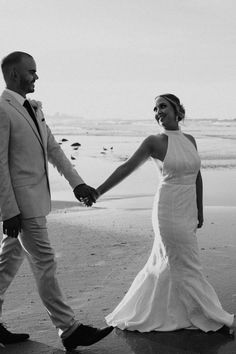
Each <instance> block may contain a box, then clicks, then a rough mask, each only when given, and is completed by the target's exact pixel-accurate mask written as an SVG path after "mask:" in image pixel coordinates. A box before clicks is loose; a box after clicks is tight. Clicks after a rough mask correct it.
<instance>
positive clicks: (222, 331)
mask: <svg viewBox="0 0 236 354" xmlns="http://www.w3.org/2000/svg"><path fill="white" fill-rule="evenodd" d="M216 332H217V333H220V334H224V335H227V336H231V337H234V335H235V334H234V329H233V328H230V327H227V326H225V325H224V326H222V327H221V328H220V329H218V330H217V331H216Z"/></svg>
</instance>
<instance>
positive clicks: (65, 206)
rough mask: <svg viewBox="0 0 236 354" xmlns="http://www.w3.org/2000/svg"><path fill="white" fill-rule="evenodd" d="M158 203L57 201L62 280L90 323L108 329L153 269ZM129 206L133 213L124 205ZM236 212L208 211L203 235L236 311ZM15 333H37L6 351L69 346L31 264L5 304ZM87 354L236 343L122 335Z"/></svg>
mask: <svg viewBox="0 0 236 354" xmlns="http://www.w3.org/2000/svg"><path fill="white" fill-rule="evenodd" d="M151 204H152V200H151V198H150V197H143V198H142V197H139V198H138V199H136V202H135V203H134V199H133V198H127V199H125V200H124V199H122V201H121V199H119V197H116V198H115V199H106V200H101V202H97V203H96V205H95V206H94V207H93V208H91V209H88V208H85V207H83V206H79V205H78V203H74V202H66V203H64V202H63V201H61V202H60V201H57V202H54V203H53V211H52V213H51V214H50V216H49V218H48V227H49V232H50V237H51V241H52V244H53V246H54V249H55V252H56V258H57V262H58V278H59V282H60V284H61V287H62V289H63V292H64V294H65V297H66V299H67V301H68V303H69V304H70V305H71V306H72V307H73V309H74V311H75V314H76V317H77V318H78V319H79V320H80V321H81V322H83V323H89V324H93V325H95V326H104V325H105V322H104V317H105V316H106V315H107V314H108V313H109V312H110V311H111V310H112V309H113V308H114V306H115V305H116V304H117V303H118V302H119V300H120V299H121V298H122V297H123V295H124V294H125V292H126V290H127V289H128V287H129V285H130V283H131V282H132V280H133V278H134V276H135V275H136V274H137V272H138V270H139V269H141V268H142V266H143V265H144V264H145V262H146V260H147V258H148V256H149V253H150V250H151V247H152V242H153V231H152V225H151V210H150V206H151ZM124 205H125V207H124ZM235 230H236V208H235V207H232V206H231V207H222V206H217V207H214V206H209V207H206V208H205V225H204V228H203V229H202V230H200V231H199V232H198V240H199V248H200V254H201V258H202V262H203V266H204V271H205V274H206V275H207V277H208V279H209V280H210V282H211V284H212V285H213V286H214V287H215V289H216V291H217V293H218V295H219V297H220V300H221V302H222V305H223V307H224V308H225V309H226V310H228V311H229V312H232V313H233V312H236V282H235V269H236V237H235V232H236V231H235ZM4 320H6V322H7V324H8V326H9V329H10V330H14V331H26V332H28V333H30V341H27V342H25V343H21V344H17V345H9V346H6V347H5V348H0V353H1V352H2V353H4V354H5V353H6V354H8V353H12V354H13V353H14V354H39V353H40V354H41V353H45V354H49V353H50V354H52V353H53V354H59V353H63V352H64V350H63V346H62V344H61V341H60V339H59V338H58V336H57V333H56V331H55V329H54V327H53V326H52V324H51V322H50V320H49V318H48V315H47V314H46V312H45V310H44V308H43V306H42V304H41V302H40V299H39V296H38V294H37V291H36V288H35V283H34V279H33V277H32V274H31V272H30V270H29V267H28V264H27V262H24V264H23V266H22V267H21V269H20V272H19V274H18V276H17V277H16V279H15V280H14V282H13V284H12V285H11V287H10V288H9V290H8V292H7V295H6V301H5V306H4ZM78 352H79V353H84V354H85V353H90V354H95V353H96V354H146V353H147V354H154V353H155V354H163V353H165V354H166V353H167V354H168V353H179V354H182V353H183V354H184V353H189V354H190V353H191V354H194V353H206V354H209V353H210V354H212V353H231V354H232V353H236V342H235V340H234V338H230V337H228V336H225V335H222V334H204V333H202V332H200V331H187V330H183V331H178V332H172V333H170V332H169V333H146V334H138V333H135V332H127V331H119V330H114V331H113V332H112V334H110V335H109V336H108V337H107V338H105V339H104V340H102V341H101V342H99V343H97V344H95V345H93V346H91V347H87V348H86V347H81V348H79V350H78Z"/></svg>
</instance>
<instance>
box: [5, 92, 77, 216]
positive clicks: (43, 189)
mask: <svg viewBox="0 0 236 354" xmlns="http://www.w3.org/2000/svg"><path fill="white" fill-rule="evenodd" d="M36 119H37V122H38V125H39V130H40V134H39V133H38V130H37V128H36V125H35V123H34V121H33V120H32V118H31V117H30V115H29V113H28V112H27V110H26V109H25V108H24V107H23V106H21V104H20V103H19V102H18V101H17V100H16V99H15V98H14V97H13V96H12V95H11V94H10V93H9V92H8V91H3V93H2V96H1V97H0V209H1V216H2V220H7V219H9V218H11V217H13V216H15V215H17V214H19V213H21V214H22V217H23V218H31V217H38V216H46V215H47V214H48V213H49V212H50V210H51V197H50V188H49V179H48V161H49V162H51V163H52V164H53V165H54V166H55V167H56V168H57V170H58V171H59V173H60V174H62V175H64V177H65V178H66V179H67V180H68V182H69V183H70V185H71V187H72V188H75V187H76V186H77V185H78V184H81V183H84V181H83V179H82V178H81V177H80V176H79V174H78V173H77V171H76V170H75V169H74V168H73V166H72V164H71V162H70V161H69V160H68V158H67V157H66V155H65V154H64V152H63V150H62V149H61V147H60V145H59V144H58V143H57V142H56V140H55V138H54V136H53V134H52V132H51V130H50V129H49V127H48V126H47V124H46V122H45V118H44V116H43V112H42V111H41V109H40V108H38V109H37V112H36Z"/></svg>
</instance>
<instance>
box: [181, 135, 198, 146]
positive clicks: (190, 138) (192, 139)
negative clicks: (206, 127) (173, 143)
mask: <svg viewBox="0 0 236 354" xmlns="http://www.w3.org/2000/svg"><path fill="white" fill-rule="evenodd" d="M184 136H186V138H188V139H189V140H190V141H191V142H192V143H193V145H194V146H195V147H197V144H196V140H195V138H194V137H193V136H192V135H190V134H186V133H184Z"/></svg>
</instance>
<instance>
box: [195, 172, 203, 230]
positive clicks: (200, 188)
mask: <svg viewBox="0 0 236 354" xmlns="http://www.w3.org/2000/svg"><path fill="white" fill-rule="evenodd" d="M196 195H197V210H198V226H197V227H198V228H200V227H202V224H203V202H202V195H203V183H202V175H201V172H200V171H199V172H198V175H197V179H196Z"/></svg>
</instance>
